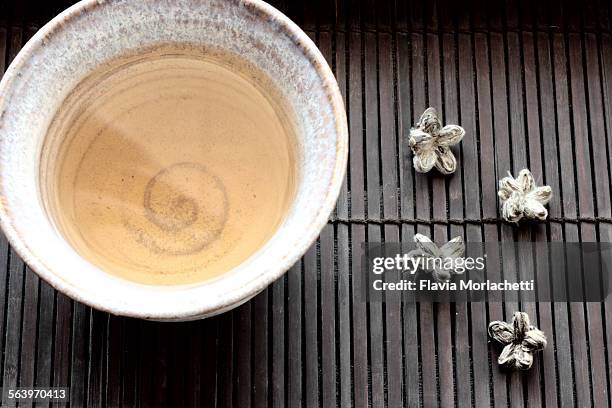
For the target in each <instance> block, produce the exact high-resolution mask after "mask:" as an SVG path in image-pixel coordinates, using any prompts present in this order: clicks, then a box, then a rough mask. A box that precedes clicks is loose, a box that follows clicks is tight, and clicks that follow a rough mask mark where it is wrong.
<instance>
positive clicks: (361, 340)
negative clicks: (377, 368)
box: [351, 225, 369, 408]
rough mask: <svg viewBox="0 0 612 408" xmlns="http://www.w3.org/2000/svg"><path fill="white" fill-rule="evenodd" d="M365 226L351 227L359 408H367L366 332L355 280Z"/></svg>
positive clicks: (355, 381)
mask: <svg viewBox="0 0 612 408" xmlns="http://www.w3.org/2000/svg"><path fill="white" fill-rule="evenodd" d="M365 238H366V235H365V226H363V225H351V239H352V245H351V259H352V264H351V275H352V276H353V279H352V293H351V297H352V299H351V300H352V305H353V307H352V318H353V330H352V336H353V350H352V351H353V353H352V357H353V401H354V406H355V407H359V408H362V407H363V408H366V407H369V402H368V394H369V385H368V336H366V335H365V333H367V331H368V326H367V321H366V318H367V310H366V303H365V301H364V299H363V295H362V292H361V291H362V290H363V288H362V286H361V285H362V279H359V278H357V277H358V276H359V275H358V274H361V273H363V269H362V264H361V262H362V255H363V249H362V246H361V243H362V242H365Z"/></svg>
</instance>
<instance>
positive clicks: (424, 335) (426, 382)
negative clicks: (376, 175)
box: [403, 34, 438, 406]
mask: <svg viewBox="0 0 612 408" xmlns="http://www.w3.org/2000/svg"><path fill="white" fill-rule="evenodd" d="M426 44H427V43H426V35H425V36H424V35H419V34H413V36H412V51H413V52H412V83H413V89H412V91H413V92H412V96H413V107H414V117H413V119H412V123H416V122H417V120H418V118H419V116H420V115H421V113H422V112H423V111H424V110H425V109H426V108H427V107H428V101H427V95H426V89H425V86H424V85H425V81H426V80H427V74H428V72H426V71H425V69H424V68H425V67H427V54H426V51H427V48H426V47H427V45H426ZM417 115H418V116H417ZM412 171H414V170H412ZM415 189H416V200H415V207H416V216H417V217H418V218H424V219H425V218H428V217H430V215H431V200H430V191H431V184H430V182H429V179H428V177H427V176H426V175H424V174H416V176H415ZM417 232H418V233H421V234H425V235H427V236H431V231H430V229H429V228H428V227H425V226H419V227H418V228H417ZM403 239H404V240H405V241H408V240H412V236H410V235H409V236H406V235H404V237H403ZM408 242H410V241H408ZM418 309H419V314H418V315H419V335H420V337H419V342H420V359H421V365H422V395H423V404H424V405H425V406H431V405H434V404H437V400H438V398H437V389H438V384H437V383H438V382H437V379H438V375H437V370H436V361H435V356H436V349H435V332H434V312H433V305H432V304H431V303H421V304H420V305H419V308H418ZM411 358H414V356H412V357H411Z"/></svg>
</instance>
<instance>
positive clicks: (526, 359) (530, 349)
mask: <svg viewBox="0 0 612 408" xmlns="http://www.w3.org/2000/svg"><path fill="white" fill-rule="evenodd" d="M489 336H491V338H492V339H493V340H496V341H498V342H499V343H501V344H503V345H505V347H504V349H503V350H502V352H501V354H500V355H499V358H498V359H497V362H498V363H499V364H500V365H501V366H504V367H508V368H513V369H519V370H527V369H529V368H530V367H531V364H533V354H534V353H535V352H536V351H540V350H543V349H544V347H546V336H545V335H544V332H543V331H541V330H539V329H538V328H536V327H535V326H532V325H531V324H530V323H529V316H528V315H527V313H523V312H516V313H514V317H513V318H512V324H509V323H506V322H500V321H494V322H491V323H489Z"/></svg>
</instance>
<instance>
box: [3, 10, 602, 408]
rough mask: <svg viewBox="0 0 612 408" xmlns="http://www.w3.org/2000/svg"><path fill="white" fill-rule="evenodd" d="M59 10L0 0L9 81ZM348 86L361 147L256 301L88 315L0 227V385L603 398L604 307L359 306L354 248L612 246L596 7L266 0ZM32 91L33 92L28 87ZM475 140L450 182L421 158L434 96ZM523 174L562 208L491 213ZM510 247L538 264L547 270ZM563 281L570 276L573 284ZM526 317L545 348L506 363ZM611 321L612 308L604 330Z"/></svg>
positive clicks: (241, 401)
mask: <svg viewBox="0 0 612 408" xmlns="http://www.w3.org/2000/svg"><path fill="white" fill-rule="evenodd" d="M67 5H68V4H59V3H58V2H57V1H55V2H53V1H47V2H44V3H43V2H41V3H40V4H38V3H36V2H33V1H29V2H28V1H13V0H3V2H2V4H0V54H2V55H4V58H3V59H0V69H2V70H1V71H0V72H2V71H3V70H4V68H5V67H6V66H7V65H8V63H10V61H11V60H12V58H13V57H14V56H15V55H16V53H17V52H18V51H19V49H20V48H21V47H22V45H23V44H24V43H25V41H26V40H27V39H28V38H29V37H30V36H31V35H32V34H33V33H34V32H35V31H36V29H37V28H38V27H40V26H41V25H42V24H44V23H45V22H46V21H48V20H49V19H50V18H51V17H52V16H54V15H55V14H56V13H57V12H59V11H60V10H61V9H63V8H64V7H65V6H67ZM274 5H275V6H276V7H278V8H279V9H281V10H282V11H284V12H285V13H286V14H288V15H289V16H290V17H291V18H292V19H294V21H296V22H297V23H298V24H299V25H300V26H301V27H302V28H303V29H304V30H305V31H306V32H307V33H308V34H309V35H310V36H311V38H312V39H313V40H314V41H315V42H316V44H317V45H318V46H319V48H320V49H321V52H322V53H323V55H324V56H325V57H326V58H327V59H328V61H329V63H330V65H331V66H332V67H333V69H334V72H335V73H336V76H337V78H338V81H339V84H340V88H341V91H342V93H343V96H344V99H345V101H346V107H347V114H348V118H349V128H350V159H349V169H348V172H347V178H346V183H345V186H344V188H343V190H342V193H341V197H340V200H339V202H338V206H337V209H336V211H335V212H334V214H333V216H332V218H331V220H330V222H329V223H328V225H327V226H326V227H325V229H324V230H323V232H322V234H321V236H320V238H319V239H318V241H317V242H316V244H315V245H314V246H313V247H312V248H311V249H310V250H309V251H308V253H307V254H306V255H305V256H304V258H303V259H302V260H301V261H300V262H298V263H297V264H296V265H295V266H294V267H293V268H292V269H291V270H290V271H289V272H288V273H287V275H286V276H285V277H284V278H282V279H280V280H279V281H277V282H276V283H274V284H273V285H271V286H270V287H269V288H268V289H267V290H265V291H264V292H263V293H261V294H260V295H259V296H257V297H256V298H255V299H253V300H252V301H250V302H249V303H247V304H245V305H244V306H242V307H240V308H238V309H236V310H234V311H232V312H229V313H225V314H223V315H221V316H217V317H214V318H210V319H207V320H202V321H198V322H190V323H175V324H169V323H154V322H145V321H138V320H133V319H127V318H121V317H115V316H110V315H108V314H105V313H101V312H98V311H95V310H92V309H90V308H88V307H85V306H83V305H81V304H79V303H77V302H73V301H72V300H70V299H69V298H67V297H65V296H63V295H62V294H60V293H57V292H56V291H54V290H53V289H51V288H50V287H49V286H48V285H47V284H45V283H44V282H41V281H40V280H39V279H38V278H37V276H36V275H35V274H34V273H33V272H32V271H30V270H29V269H28V268H27V266H25V265H24V263H23V262H22V261H21V260H20V259H19V257H18V256H17V255H16V254H15V252H14V251H13V250H12V249H10V248H9V246H8V245H7V242H6V240H5V239H4V238H1V239H0V333H1V334H2V337H1V339H0V345H1V347H2V351H3V353H2V356H1V361H0V373H1V374H2V377H1V379H0V381H1V385H2V387H14V386H17V385H18V386H22V387H26V386H33V385H36V386H39V387H45V386H68V387H70V394H71V403H70V405H71V406H73V407H85V406H92V407H93V406H100V407H104V406H113V407H114V406H123V407H134V406H142V407H145V406H153V407H157V406H170V407H181V406H206V407H209V406H211V407H212V406H218V407H240V408H242V407H248V406H256V407H264V406H265V407H284V406H289V407H298V406H308V407H315V406H322V407H335V406H342V407H348V406H356V407H368V406H374V407H382V406H387V407H392V408H394V407H400V406H407V407H419V406H423V407H434V406H443V407H447V406H458V407H471V406H476V407H483V406H496V407H498V406H499V407H502V406H503V407H507V406H512V407H521V406H533V407H540V406H547V407H555V406H579V407H586V406H595V407H608V406H610V397H609V395H610V388H611V381H612V377H611V372H610V369H609V363H610V361H611V359H612V355H611V349H610V348H608V343H609V342H611V341H612V324H611V323H609V321H608V319H610V317H611V316H612V305H611V304H608V303H549V302H540V303H526V302H524V303H522V304H516V303H506V304H501V303H490V304H485V303H471V304H470V303H456V304H431V303H420V304H414V303H401V302H399V301H398V299H397V298H395V299H394V298H393V296H399V295H394V294H391V295H388V297H387V302H386V303H369V304H368V303H363V302H360V301H359V296H358V293H357V289H358V288H356V287H355V285H354V284H353V279H352V276H351V274H352V273H360V272H361V266H362V265H361V262H362V260H361V255H362V247H361V245H362V243H363V242H366V241H401V240H404V239H405V240H407V241H409V240H411V239H412V236H413V234H414V233H415V232H420V233H423V234H426V235H429V236H432V237H434V238H435V239H436V240H439V241H443V240H446V239H448V238H450V237H454V236H457V235H462V236H463V237H464V238H465V239H466V240H468V241H516V240H519V241H529V240H534V241H547V240H549V241H563V240H565V241H598V240H600V241H606V242H609V241H612V212H611V203H610V202H611V200H610V197H611V190H612V189H611V185H610V178H611V174H610V169H611V167H612V161H611V157H612V156H611V153H612V33H611V31H610V28H611V23H610V11H611V10H610V9H609V8H608V6H609V4H608V3H607V2H604V1H599V2H598V1H569V2H568V1H563V2H552V1H551V2H545V1H538V2H534V1H521V2H512V1H506V2H503V1H500V2H492V1H489V2H487V3H484V2H483V3H482V4H481V3H479V2H458V1H437V2H436V1H414V2H405V1H399V0H398V1H396V2H393V1H387V2H384V1H375V0H370V1H362V2H361V3H359V2H347V1H346V0H345V1H343V0H337V1H336V2H334V1H324V0H318V1H315V2H302V1H289V0H287V1H285V2H282V1H280V0H279V1H275V2H274ZM32 86H35V84H32ZM430 105H431V106H435V107H437V108H438V110H439V111H440V112H441V114H442V116H443V117H444V120H445V122H447V123H460V124H461V125H462V126H463V127H464V128H465V129H466V132H467V133H466V137H465V138H464V140H463V142H462V143H461V145H460V148H459V150H458V154H457V157H458V162H459V170H458V171H457V173H456V174H455V175H454V176H452V177H448V178H443V177H441V176H437V175H429V176H423V175H419V174H416V173H415V172H414V171H413V169H412V155H411V152H410V150H409V147H408V142H407V135H408V132H409V129H410V127H411V126H412V125H413V124H414V122H416V120H417V118H418V116H419V115H420V114H421V112H422V111H423V110H424V109H425V108H426V107H427V106H430ZM523 167H529V168H530V169H531V171H532V172H533V174H534V176H535V177H536V180H538V181H539V182H540V183H545V184H548V185H550V186H551V187H552V189H553V191H554V192H555V198H554V199H553V200H552V201H551V203H550V205H549V210H550V220H549V221H548V222H546V223H543V224H536V225H531V226H528V227H522V228H513V227H511V226H509V225H507V224H504V223H502V222H500V220H499V209H498V202H497V197H496V183H497V180H498V179H499V178H501V177H503V176H504V175H506V172H507V171H509V170H510V171H512V172H513V173H515V172H518V170H520V169H521V168H523ZM521 255H522V254H515V253H505V254H502V257H503V259H501V260H500V262H504V264H505V263H506V262H507V263H508V264H514V263H520V265H521V268H523V269H526V270H534V269H537V268H540V267H546V265H545V263H546V260H542V259H533V258H532V257H528V256H527V257H525V256H521ZM560 279H563V278H562V277H561V278H560ZM518 309H520V310H524V311H527V312H528V313H529V314H530V315H531V316H532V318H533V319H534V320H536V322H537V325H538V326H539V327H540V328H541V329H542V330H544V331H545V332H546V333H547V334H548V337H549V345H548V347H547V349H546V350H545V351H544V353H542V354H540V355H539V356H538V357H537V359H536V361H535V363H534V366H533V368H532V369H531V370H530V371H528V372H526V373H515V374H507V373H504V372H502V371H500V370H499V369H498V367H497V364H496V360H497V356H498V354H499V349H498V348H496V347H494V345H492V344H490V343H489V341H488V339H487V334H486V327H487V324H488V322H489V321H490V320H499V319H507V318H509V317H510V316H511V315H512V313H513V312H514V311H515V310H518ZM611 321H612V320H611Z"/></svg>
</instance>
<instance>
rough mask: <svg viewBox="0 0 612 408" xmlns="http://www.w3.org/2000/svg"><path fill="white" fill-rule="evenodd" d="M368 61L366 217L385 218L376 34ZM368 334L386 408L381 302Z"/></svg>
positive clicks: (373, 379)
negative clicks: (382, 216) (383, 211)
mask: <svg viewBox="0 0 612 408" xmlns="http://www.w3.org/2000/svg"><path fill="white" fill-rule="evenodd" d="M364 37H365V38H364V42H365V44H364V46H365V50H364V58H365V62H364V63H365V76H364V81H365V94H364V95H363V97H364V102H365V112H364V113H365V130H366V135H365V151H366V157H365V165H366V182H367V183H366V184H367V185H366V190H367V201H368V206H367V215H368V217H375V218H376V217H380V216H381V215H382V208H381V207H382V198H383V197H382V191H381V188H380V186H381V173H380V167H381V157H380V135H379V131H380V128H379V114H380V112H379V106H378V72H377V57H378V56H377V43H376V34H375V33H370V32H366V33H365V34H364ZM367 240H368V241H369V242H381V228H380V226H378V225H368V227H367ZM368 317H369V319H368V331H369V333H368V334H369V342H368V346H369V353H368V354H369V357H370V358H369V365H370V367H369V368H370V386H371V388H370V401H371V404H372V405H374V406H381V405H383V404H384V399H385V391H384V366H383V364H384V357H383V320H382V305H381V303H380V302H370V303H368Z"/></svg>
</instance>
